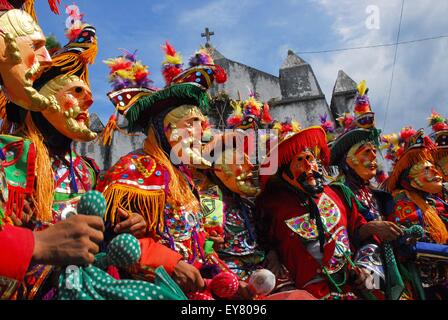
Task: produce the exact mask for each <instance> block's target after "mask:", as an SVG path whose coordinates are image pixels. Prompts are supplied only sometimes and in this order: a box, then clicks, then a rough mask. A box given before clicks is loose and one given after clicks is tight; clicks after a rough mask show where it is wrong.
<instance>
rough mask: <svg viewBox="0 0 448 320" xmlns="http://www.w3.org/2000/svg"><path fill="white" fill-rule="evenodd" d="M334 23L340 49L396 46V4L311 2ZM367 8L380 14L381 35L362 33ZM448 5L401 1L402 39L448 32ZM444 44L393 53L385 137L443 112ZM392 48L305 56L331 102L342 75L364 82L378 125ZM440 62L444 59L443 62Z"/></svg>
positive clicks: (404, 48) (446, 65) (445, 82)
mask: <svg viewBox="0 0 448 320" xmlns="http://www.w3.org/2000/svg"><path fill="white" fill-rule="evenodd" d="M313 2H315V3H316V4H318V5H319V6H320V7H321V8H322V9H323V10H324V12H325V13H326V14H327V15H329V16H330V17H332V18H333V21H334V23H333V25H332V30H333V32H334V34H335V36H336V37H340V39H338V40H339V41H338V43H339V45H340V46H341V47H353V46H364V45H373V44H382V43H391V42H394V41H395V38H396V33H397V28H398V21H399V14H400V8H401V1H399V0H396V1H387V0H381V1H358V2H355V1H350V0H341V1H328V0H313ZM368 5H376V6H378V8H379V9H380V19H381V20H380V23H381V24H380V29H379V30H368V29H367V28H366V27H365V23H364V22H365V19H366V18H367V13H366V12H365V8H366V7H367V6H368ZM446 12H448V2H447V1H443V0H440V1H429V0H422V1H406V2H405V7H404V14H403V24H402V32H401V35H402V37H401V38H400V40H412V39H415V38H419V37H427V36H433V35H438V34H441V33H443V32H442V31H445V32H446V30H447V28H448V20H447V19H446V18H445V15H446ZM447 49H448V43H447V41H446V40H439V41H438V40H436V41H428V42H421V43H415V44H410V45H401V46H399V49H398V56H397V64H396V67H395V77H394V78H395V79H394V84H393V91H392V96H391V102H390V107H389V108H390V109H389V115H388V118H387V126H386V130H387V131H391V130H394V131H397V130H399V129H400V128H401V127H403V126H405V125H409V124H411V125H414V126H415V127H426V118H427V117H428V116H429V113H430V112H431V108H433V107H435V108H436V109H437V110H439V111H440V112H444V113H445V114H446V115H448V112H447V107H446V105H447V103H448V94H447V93H446V90H445V88H446V87H447V85H448V77H447V76H446V75H447V72H448V61H447V59H446V51H447ZM393 57H394V47H383V48H375V49H365V50H353V51H346V52H338V53H331V54H322V55H312V56H308V55H304V58H305V59H306V60H307V61H309V62H310V63H311V65H312V67H313V68H314V70H315V72H316V75H317V77H318V79H319V81H320V82H321V86H322V88H323V90H324V92H325V94H326V95H327V97H331V92H332V88H333V85H334V81H335V75H336V74H337V71H338V70H339V69H343V70H344V71H346V72H347V74H348V75H349V76H351V77H352V78H353V79H354V80H355V81H360V80H363V79H366V80H367V83H368V85H369V87H370V89H371V90H370V96H371V100H372V104H373V107H374V111H376V113H377V119H378V125H379V126H380V127H381V126H382V125H383V120H384V115H385V106H386V100H387V95H388V90H389V84H390V77H391V68H392V62H393ZM444 57H445V58H444Z"/></svg>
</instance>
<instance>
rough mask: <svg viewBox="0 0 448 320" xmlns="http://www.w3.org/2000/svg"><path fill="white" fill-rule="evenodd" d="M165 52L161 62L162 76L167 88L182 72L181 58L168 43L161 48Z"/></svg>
mask: <svg viewBox="0 0 448 320" xmlns="http://www.w3.org/2000/svg"><path fill="white" fill-rule="evenodd" d="M162 49H163V50H164V51H165V60H164V61H163V62H162V74H163V77H164V78H165V83H166V85H167V86H169V85H170V84H171V82H172V81H173V79H174V78H175V77H176V76H178V75H179V74H180V73H181V72H182V71H183V62H182V56H181V55H180V54H179V53H177V51H176V49H175V48H174V47H173V46H171V45H170V43H169V42H168V41H166V42H165V45H163V46H162Z"/></svg>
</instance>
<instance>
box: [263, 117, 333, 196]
mask: <svg viewBox="0 0 448 320" xmlns="http://www.w3.org/2000/svg"><path fill="white" fill-rule="evenodd" d="M273 129H274V130H277V132H278V143H277V145H275V146H273V147H272V149H271V152H270V155H273V154H275V150H276V149H277V150H276V152H277V154H278V165H279V167H281V166H284V165H288V164H289V163H290V162H291V161H292V159H293V157H294V156H295V155H296V154H298V153H300V152H302V151H304V150H307V149H308V150H311V151H312V152H313V153H314V155H315V156H316V157H317V158H318V159H319V160H320V161H321V163H322V164H323V165H328V163H329V161H330V149H329V148H328V145H327V139H326V133H325V130H324V129H323V128H322V127H321V126H313V127H309V128H305V129H302V128H301V126H300V124H299V123H298V122H297V121H294V120H292V118H287V119H286V121H284V122H276V123H275V124H274V126H273ZM269 158H270V156H268V157H267V160H266V162H265V163H263V164H262V165H261V167H265V166H266V165H267V164H268V163H267V162H268V161H269ZM269 179H270V176H264V175H262V176H260V184H261V186H262V188H264V186H266V184H267V182H268V181H269Z"/></svg>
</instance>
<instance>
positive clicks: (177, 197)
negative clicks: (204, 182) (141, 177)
mask: <svg viewBox="0 0 448 320" xmlns="http://www.w3.org/2000/svg"><path fill="white" fill-rule="evenodd" d="M143 151H145V153H146V154H147V155H149V156H150V157H151V158H152V159H154V160H155V161H156V162H157V164H158V165H161V166H162V167H164V168H165V169H166V170H167V171H168V173H169V175H170V182H169V200H170V202H171V203H170V204H172V205H173V206H175V207H182V206H183V207H185V209H186V210H192V211H194V212H199V210H200V205H199V201H198V200H197V198H196V197H195V196H194V194H193V192H192V191H191V189H190V186H189V185H188V184H187V181H186V180H185V178H184V177H183V176H182V175H181V173H180V171H179V170H177V169H175V168H174V166H173V164H172V163H171V161H170V159H169V157H168V156H167V154H166V153H165V152H164V151H163V150H162V148H161V147H160V144H159V141H158V139H157V137H156V135H155V132H154V128H153V127H150V128H149V130H148V135H147V138H146V140H145V142H144V144H143Z"/></svg>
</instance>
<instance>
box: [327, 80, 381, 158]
mask: <svg viewBox="0 0 448 320" xmlns="http://www.w3.org/2000/svg"><path fill="white" fill-rule="evenodd" d="M368 91H369V89H368V88H367V85H366V81H365V80H364V81H362V82H361V83H360V84H359V85H358V87H357V88H356V98H355V108H354V115H352V114H350V113H345V114H343V115H342V116H341V117H339V118H338V119H337V121H338V122H339V124H340V126H341V127H342V128H343V132H342V134H341V135H340V136H339V137H337V139H336V140H335V141H334V142H332V143H331V161H330V163H331V164H332V165H337V164H338V163H339V162H340V161H341V160H342V159H344V158H345V155H346V154H347V153H348V151H349V150H350V149H351V148H352V147H353V146H354V145H355V144H359V143H361V142H372V143H373V144H375V145H376V146H379V145H380V139H379V137H380V133H381V132H380V130H378V129H376V128H375V114H374V113H373V112H372V108H371V106H370V100H369V97H368V95H367V93H368Z"/></svg>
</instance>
